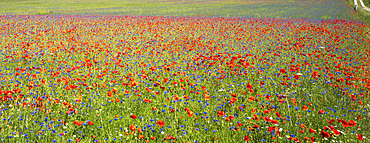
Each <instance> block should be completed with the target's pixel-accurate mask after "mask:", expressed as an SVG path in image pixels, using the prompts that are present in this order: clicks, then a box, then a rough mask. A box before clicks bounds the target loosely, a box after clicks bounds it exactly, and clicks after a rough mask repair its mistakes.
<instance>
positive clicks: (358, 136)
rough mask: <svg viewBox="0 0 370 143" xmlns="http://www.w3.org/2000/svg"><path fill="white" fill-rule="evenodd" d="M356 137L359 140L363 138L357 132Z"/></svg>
mask: <svg viewBox="0 0 370 143" xmlns="http://www.w3.org/2000/svg"><path fill="white" fill-rule="evenodd" d="M356 137H357V139H358V140H360V141H362V140H364V137H363V136H362V135H361V134H357V135H356Z"/></svg>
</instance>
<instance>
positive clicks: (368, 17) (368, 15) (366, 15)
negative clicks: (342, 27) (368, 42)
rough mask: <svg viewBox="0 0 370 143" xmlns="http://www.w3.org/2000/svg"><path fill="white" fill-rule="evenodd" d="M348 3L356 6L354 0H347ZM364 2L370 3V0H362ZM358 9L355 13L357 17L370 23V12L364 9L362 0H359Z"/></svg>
mask: <svg viewBox="0 0 370 143" xmlns="http://www.w3.org/2000/svg"><path fill="white" fill-rule="evenodd" d="M346 1H347V3H348V4H349V5H350V6H352V7H353V8H354V7H355V4H354V2H353V0H346ZM362 1H363V2H364V4H365V5H366V4H368V5H370V4H369V0H362ZM358 5H359V6H358V9H357V13H356V14H355V18H356V19H357V20H360V21H363V22H365V23H366V24H370V12H368V11H366V10H364V9H362V6H361V4H360V1H358Z"/></svg>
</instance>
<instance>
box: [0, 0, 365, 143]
mask: <svg viewBox="0 0 370 143" xmlns="http://www.w3.org/2000/svg"><path fill="white" fill-rule="evenodd" d="M343 3H344V4H343ZM338 5H340V6H343V5H345V2H344V1H343V2H342V3H339V4H338ZM349 12H352V11H350V10H349ZM306 14H307V13H306ZM307 15H316V16H326V17H328V16H327V15H329V16H330V14H326V15H321V14H320V13H311V14H307ZM344 15H345V14H343V16H344ZM332 16H333V15H332ZM339 17H340V16H339ZM342 18H343V19H328V18H324V19H326V20H324V19H313V18H311V19H307V18H300V19H297V18H294V19H293V18H284V19H282V18H250V17H248V18H247V17H239V18H238V17H217V16H216V17H215V16H212V17H206V16H117V15H116V16H113V15H2V16H0V35H1V38H0V95H1V96H0V102H1V103H0V116H1V118H0V138H1V142H243V141H248V142H287V141H290V142H329V141H330V142H361V141H362V142H369V141H370V140H369V139H368V138H369V135H370V131H369V130H367V129H368V128H370V126H369V124H368V122H369V120H370V114H369V113H368V112H369V111H368V110H369V109H370V105H369V104H370V103H369V101H370V99H369V89H370V72H369V70H370V64H369V62H370V56H369V54H370V53H369V48H370V39H369V38H370V37H369V34H370V33H369V32H368V31H367V30H368V28H369V27H368V25H367V24H365V23H363V22H360V21H356V20H353V19H350V16H348V17H347V18H345V17H342ZM344 19H345V20H344Z"/></svg>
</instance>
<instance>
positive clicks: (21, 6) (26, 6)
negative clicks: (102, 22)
mask: <svg viewBox="0 0 370 143" xmlns="http://www.w3.org/2000/svg"><path fill="white" fill-rule="evenodd" d="M343 3H344V1H342V2H340V3H338V2H336V1H325V0H319V1H297V0H289V1H285V0H275V1H268V0H263V1H257V0H243V1H241V0H207V1H204V0H123V1H119V0H110V1H108V0H91V1H89V0H77V1H72V0H66V1H61V0H51V1H47V0H16V1H10V0H1V1H0V14H3V15H9V14H15V15H34V14H88V15H134V16H140V15H146V16H157V15H161V16H222V17H255V18H311V19H353V12H352V11H351V9H350V8H349V7H348V6H346V5H344V4H343ZM324 5H331V6H332V7H331V8H329V9H328V8H325V7H323V6H324Z"/></svg>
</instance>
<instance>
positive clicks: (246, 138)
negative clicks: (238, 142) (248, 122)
mask: <svg viewBox="0 0 370 143" xmlns="http://www.w3.org/2000/svg"><path fill="white" fill-rule="evenodd" d="M243 140H245V141H250V140H251V139H250V138H249V136H244V138H243Z"/></svg>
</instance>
